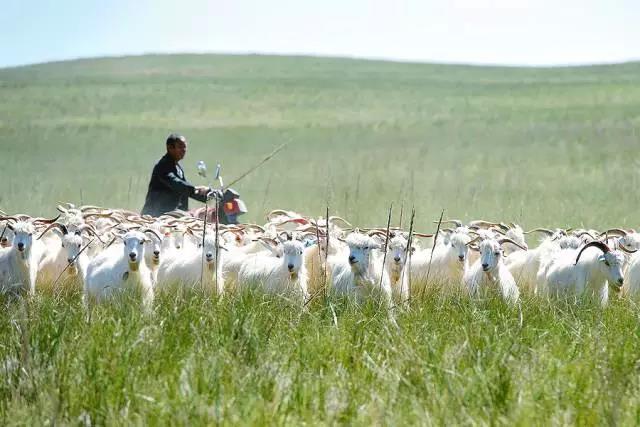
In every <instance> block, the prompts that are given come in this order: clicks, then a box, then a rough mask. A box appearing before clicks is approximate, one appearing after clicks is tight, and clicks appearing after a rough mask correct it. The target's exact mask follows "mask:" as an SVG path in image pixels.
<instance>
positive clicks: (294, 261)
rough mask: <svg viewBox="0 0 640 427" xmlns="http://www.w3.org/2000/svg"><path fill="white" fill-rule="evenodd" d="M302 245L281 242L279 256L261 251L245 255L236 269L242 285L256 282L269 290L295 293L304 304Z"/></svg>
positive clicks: (304, 274)
mask: <svg viewBox="0 0 640 427" xmlns="http://www.w3.org/2000/svg"><path fill="white" fill-rule="evenodd" d="M307 280H308V277H307V269H306V267H305V263H304V245H303V243H302V242H300V241H297V240H289V241H285V242H283V243H282V257H280V258H278V257H275V256H273V255H265V254H262V253H258V254H253V255H249V256H247V257H246V258H245V259H244V261H243V262H242V264H241V266H240V270H239V271H238V283H240V284H241V285H242V286H246V285H258V286H260V287H261V288H263V289H264V290H265V291H266V292H268V293H275V294H289V293H293V294H295V295H296V296H297V297H298V298H299V299H300V300H301V301H302V303H303V304H304V302H306V301H307V300H308V298H309V291H308V289H307Z"/></svg>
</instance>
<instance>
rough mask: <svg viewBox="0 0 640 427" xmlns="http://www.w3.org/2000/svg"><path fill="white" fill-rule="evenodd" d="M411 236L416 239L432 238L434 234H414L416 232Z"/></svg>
mask: <svg viewBox="0 0 640 427" xmlns="http://www.w3.org/2000/svg"><path fill="white" fill-rule="evenodd" d="M412 234H413V235H414V236H416V237H433V236H434V234H429V233H416V232H414V233H412Z"/></svg>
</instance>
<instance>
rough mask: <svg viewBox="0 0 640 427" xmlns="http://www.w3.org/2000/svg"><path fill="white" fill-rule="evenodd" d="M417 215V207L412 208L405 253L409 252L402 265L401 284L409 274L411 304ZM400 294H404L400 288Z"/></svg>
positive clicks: (408, 299) (409, 300) (409, 299)
mask: <svg viewBox="0 0 640 427" xmlns="http://www.w3.org/2000/svg"><path fill="white" fill-rule="evenodd" d="M415 217H416V209H415V207H412V208H411V221H410V222H409V238H408V239H407V249H406V250H405V253H406V254H407V256H406V258H405V259H404V265H403V266H402V274H401V275H400V284H401V286H402V284H404V276H405V274H408V276H407V286H408V288H409V289H408V291H409V294H408V297H407V302H408V303H409V304H411V248H412V246H413V221H414V218H415ZM407 268H408V269H409V273H407ZM400 295H402V289H400Z"/></svg>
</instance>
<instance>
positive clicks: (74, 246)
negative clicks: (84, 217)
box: [62, 233, 82, 274]
mask: <svg viewBox="0 0 640 427" xmlns="http://www.w3.org/2000/svg"><path fill="white" fill-rule="evenodd" d="M62 247H63V248H64V249H65V251H66V252H67V262H68V263H69V271H70V273H71V274H76V273H77V270H76V260H77V259H78V256H79V255H80V251H81V250H82V236H81V235H80V233H68V234H65V235H64V236H62Z"/></svg>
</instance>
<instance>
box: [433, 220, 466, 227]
mask: <svg viewBox="0 0 640 427" xmlns="http://www.w3.org/2000/svg"><path fill="white" fill-rule="evenodd" d="M433 223H434V224H437V223H438V221H433ZM445 223H446V224H455V226H456V227H462V221H460V220H459V219H443V220H442V221H440V224H445Z"/></svg>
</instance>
